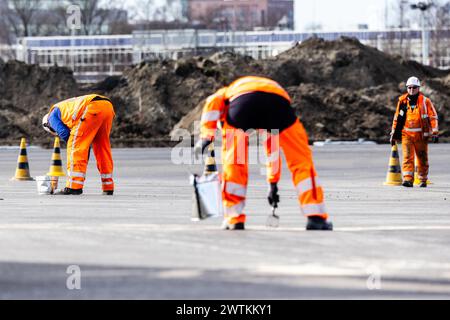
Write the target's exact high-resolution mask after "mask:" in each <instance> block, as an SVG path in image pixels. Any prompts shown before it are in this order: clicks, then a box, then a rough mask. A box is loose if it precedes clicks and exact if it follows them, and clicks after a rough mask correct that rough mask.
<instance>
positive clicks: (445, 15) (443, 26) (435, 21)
mask: <svg viewBox="0 0 450 320" xmlns="http://www.w3.org/2000/svg"><path fill="white" fill-rule="evenodd" d="M429 25H430V27H431V28H432V32H431V41H430V42H431V44H430V49H431V63H432V65H433V66H436V67H440V66H441V64H442V61H441V60H442V58H444V57H447V48H448V46H449V44H448V42H447V41H443V38H444V32H446V31H448V30H449V28H450V1H446V2H443V1H436V2H435V3H434V7H433V10H432V12H431V14H430V15H429ZM447 63H448V62H447Z"/></svg>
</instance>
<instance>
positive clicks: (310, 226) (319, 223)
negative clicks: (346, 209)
mask: <svg viewBox="0 0 450 320" xmlns="http://www.w3.org/2000/svg"><path fill="white" fill-rule="evenodd" d="M306 230H323V231H326V230H328V231H331V230H333V224H332V223H331V222H328V221H327V220H325V219H324V218H322V217H319V216H312V217H308V222H307V224H306Z"/></svg>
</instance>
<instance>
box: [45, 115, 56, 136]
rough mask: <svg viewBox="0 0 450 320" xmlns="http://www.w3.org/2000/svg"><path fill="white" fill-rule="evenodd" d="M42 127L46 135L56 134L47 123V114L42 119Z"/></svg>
mask: <svg viewBox="0 0 450 320" xmlns="http://www.w3.org/2000/svg"><path fill="white" fill-rule="evenodd" d="M42 127H43V128H44V130H45V131H47V132H48V133H50V134H53V135H55V134H56V132H55V130H53V129H52V127H50V124H49V123H48V113H47V114H46V115H45V116H44V117H43V118H42Z"/></svg>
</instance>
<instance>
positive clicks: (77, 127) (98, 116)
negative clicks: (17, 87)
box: [42, 94, 115, 195]
mask: <svg viewBox="0 0 450 320" xmlns="http://www.w3.org/2000/svg"><path fill="white" fill-rule="evenodd" d="M114 115H115V114H114V108H113V105H112V103H111V101H110V100H109V99H108V98H106V97H103V96H100V95H97V94H91V95H87V96H82V97H76V98H72V99H68V100H65V101H62V102H59V103H57V104H55V105H54V106H52V107H51V108H50V111H49V113H47V114H46V115H45V116H44V118H43V119H42V125H43V127H44V129H45V130H46V131H47V132H49V133H51V134H53V135H58V136H59V137H60V139H62V140H63V141H65V142H67V174H68V179H67V183H66V188H65V189H64V190H62V191H61V193H60V194H65V195H80V194H82V193H83V185H84V180H85V178H86V170H87V164H88V161H89V153H90V152H89V151H90V147H91V145H92V147H93V150H94V154H95V158H96V160H97V169H98V171H99V172H100V175H101V179H102V189H103V194H104V195H112V194H113V192H114V182H113V177H112V174H113V159H112V153H111V145H110V141H109V136H110V132H111V127H112V122H113V119H114Z"/></svg>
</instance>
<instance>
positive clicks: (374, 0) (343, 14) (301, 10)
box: [294, 0, 389, 31]
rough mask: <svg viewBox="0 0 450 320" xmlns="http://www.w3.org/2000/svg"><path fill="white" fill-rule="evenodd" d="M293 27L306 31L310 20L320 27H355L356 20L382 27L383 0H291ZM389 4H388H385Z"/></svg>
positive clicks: (341, 28)
mask: <svg viewBox="0 0 450 320" xmlns="http://www.w3.org/2000/svg"><path fill="white" fill-rule="evenodd" d="M294 1H295V3H294V10H295V20H296V23H295V29H296V30H297V31H305V29H306V28H307V27H308V26H310V25H312V24H321V25H322V30H325V31H326V30H355V29H356V28H357V25H358V24H368V25H369V28H370V29H383V28H384V21H385V3H386V1H385V0H294ZM388 7H389V5H388Z"/></svg>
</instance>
